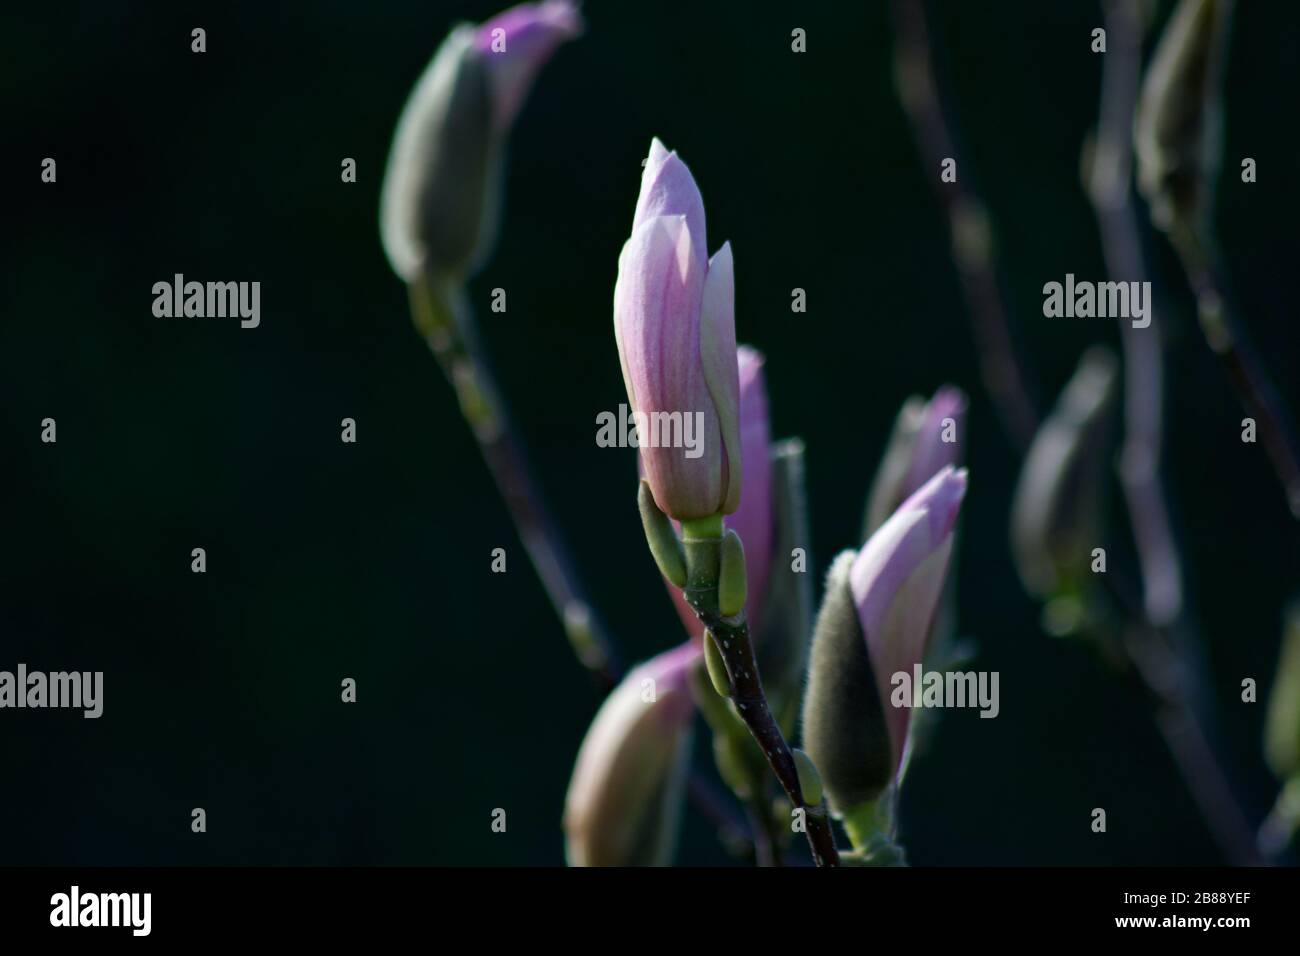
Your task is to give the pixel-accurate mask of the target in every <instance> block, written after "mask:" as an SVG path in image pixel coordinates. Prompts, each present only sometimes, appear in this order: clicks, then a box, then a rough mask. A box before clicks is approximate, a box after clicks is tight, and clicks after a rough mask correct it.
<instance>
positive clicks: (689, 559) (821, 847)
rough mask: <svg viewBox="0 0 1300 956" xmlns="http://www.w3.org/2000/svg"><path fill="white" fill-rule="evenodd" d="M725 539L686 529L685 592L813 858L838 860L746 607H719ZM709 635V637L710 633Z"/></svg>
mask: <svg viewBox="0 0 1300 956" xmlns="http://www.w3.org/2000/svg"><path fill="white" fill-rule="evenodd" d="M721 544H722V539H721V537H707V538H706V537H694V536H692V534H691V533H690V531H689V530H687V532H686V535H685V537H684V538H683V541H682V545H683V547H684V548H685V551H686V569H687V582H686V587H685V589H684V590H683V594H684V595H685V597H686V601H687V603H688V604H690V606H691V609H692V610H693V611H694V612H695V616H696V617H698V618H699V619H700V622H701V623H702V624H703V625H704V627H705V628H706V630H707V631H709V632H710V633H712V635H713V639H714V640H716V642H717V647H718V650H719V652H720V653H721V655H722V661H723V663H724V664H725V665H726V669H727V678H728V681H729V682H730V685H731V702H732V703H733V704H735V706H736V711H737V713H739V715H740V719H741V720H742V721H744V723H745V726H746V727H748V728H749V732H750V734H751V735H752V736H753V738H754V740H755V742H756V743H757V744H758V747H759V749H760V750H761V751H762V752H763V756H764V757H765V758H766V760H767V762H768V765H769V766H770V767H771V768H772V772H773V773H775V774H776V778H777V780H778V781H779V782H780V784H781V788H782V789H783V790H785V793H786V796H788V797H789V798H790V802H791V803H792V804H793V805H794V807H795V808H796V809H801V810H803V811H804V812H803V817H804V830H805V833H806V835H807V837H808V845H809V847H810V848H811V849H812V856H813V862H814V863H815V864H816V865H817V866H839V862H840V857H839V851H838V850H837V849H836V847H835V834H834V833H833V831H832V830H831V825H830V818H829V816H828V815H827V812H826V807H825V804H824V803H823V804H821V805H819V806H816V807H812V806H809V805H808V804H807V803H805V802H804V798H803V791H802V790H801V789H800V787H799V771H798V770H797V769H796V767H795V763H794V755H793V754H791V753H790V747H789V745H788V744H787V743H786V742H785V737H784V735H783V734H782V733H781V728H780V727H779V726H778V725H777V722H776V719H775V718H774V717H773V716H772V711H771V709H770V708H769V707H768V703H767V695H766V694H765V693H764V691H763V681H762V678H761V677H760V676H759V672H758V661H757V659H755V657H754V647H753V643H752V642H751V640H750V637H749V623H748V622H747V621H746V620H745V613H744V611H743V610H742V611H741V613H740V614H739V615H737V616H735V617H724V616H723V615H722V614H721V613H720V611H719V609H718V568H719V560H720V550H721ZM705 639H706V640H708V639H709V638H708V635H707V634H706V635H705Z"/></svg>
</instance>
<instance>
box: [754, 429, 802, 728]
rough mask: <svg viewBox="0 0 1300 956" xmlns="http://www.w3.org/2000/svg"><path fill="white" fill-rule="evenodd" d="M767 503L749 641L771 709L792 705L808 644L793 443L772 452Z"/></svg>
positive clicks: (798, 461) (797, 459)
mask: <svg viewBox="0 0 1300 956" xmlns="http://www.w3.org/2000/svg"><path fill="white" fill-rule="evenodd" d="M772 503H773V508H774V510H775V512H776V514H775V524H776V527H775V530H774V533H773V541H772V550H771V554H772V557H771V570H770V571H769V572H768V577H767V594H766V596H765V597H763V598H762V600H761V604H762V606H763V608H764V613H763V617H762V620H761V622H760V623H759V625H758V631H757V633H756V634H755V635H754V655H755V656H756V657H757V658H758V666H759V667H760V668H761V669H762V672H763V684H764V686H766V687H767V688H768V693H769V696H770V697H771V698H772V699H773V704H774V706H777V705H779V703H780V699H781V698H789V699H791V700H792V702H796V703H797V699H798V693H799V690H800V684H801V681H802V678H803V671H804V666H805V664H806V663H807V661H808V645H809V643H810V641H811V640H812V624H813V581H812V577H813V576H812V574H811V573H810V570H809V569H811V567H812V555H811V550H812V547H811V544H812V542H811V537H812V536H811V534H810V533H809V531H808V503H807V499H806V496H805V491H804V445H803V442H802V441H800V440H799V439H797V438H792V439H787V440H786V441H782V442H778V443H777V444H775V445H773V446H772ZM796 548H799V549H801V550H802V551H803V567H804V570H802V571H796V570H794V567H793V561H794V557H793V556H794V551H795V549H796ZM755 603H760V602H757V601H751V602H750V606H751V607H752V606H753V605H754V604H755ZM751 626H752V622H751ZM779 719H780V714H778V720H779ZM783 729H785V728H784V727H783Z"/></svg>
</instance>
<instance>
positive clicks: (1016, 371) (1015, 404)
mask: <svg viewBox="0 0 1300 956" xmlns="http://www.w3.org/2000/svg"><path fill="white" fill-rule="evenodd" d="M894 23H895V28H896V29H895V48H894V68H895V81H896V82H897V84H898V93H899V99H900V100H901V102H902V104H903V109H904V111H905V112H906V113H907V117H908V119H909V120H910V121H911V124H912V128H913V130H914V132H915V135H916V139H917V143H918V145H919V146H920V149H921V153H922V155H923V159H924V162H925V166H926V169H927V170H928V176H929V178H930V181H931V182H932V183H933V184H934V186H935V195H936V196H937V198H938V199H939V202H940V203H941V204H942V206H943V209H944V212H945V213H946V214H947V216H948V229H949V233H950V236H951V241H952V255H953V260H954V262H955V263H956V265H957V273H958V276H959V277H960V279H961V285H962V291H963V293H964V297H965V299H966V304H967V307H968V308H969V309H970V314H971V319H972V323H973V325H974V331H975V339H976V344H977V346H978V351H979V357H980V374H981V377H982V378H983V381H984V387H985V389H986V390H987V391H988V393H989V395H990V396H991V397H992V399H993V406H994V408H995V409H996V410H997V413H998V418H999V419H1000V421H1001V422H1002V428H1003V430H1004V431H1005V432H1006V434H1007V437H1008V438H1010V439H1011V441H1012V443H1013V444H1014V445H1015V446H1016V447H1017V448H1018V449H1019V450H1020V452H1021V453H1023V452H1024V451H1025V450H1027V449H1028V448H1029V444H1030V442H1031V441H1033V438H1034V433H1035V432H1036V431H1037V430H1038V422H1039V416H1038V409H1037V403H1036V402H1035V401H1034V399H1033V396H1032V395H1031V393H1030V390H1029V387H1028V385H1027V384H1026V379H1027V376H1026V373H1025V370H1024V368H1023V366H1022V364H1021V362H1020V359H1019V357H1018V354H1017V352H1016V347H1015V342H1014V340H1013V338H1012V335H1011V329H1010V323H1009V321H1008V319H1007V307H1006V303H1005V301H1004V299H1003V295H1002V287H1001V282H1000V280H999V277H998V271H997V268H996V263H995V260H994V255H993V237H992V234H991V230H990V227H989V219H988V213H987V211H986V210H985V206H984V203H983V202H982V201H981V200H980V198H979V196H978V195H977V194H976V193H975V191H974V190H973V189H971V188H970V186H969V176H970V174H969V169H970V167H969V166H968V165H967V164H966V162H965V160H964V158H963V157H962V156H961V155H959V153H958V146H957V142H956V138H955V137H954V135H953V132H952V130H953V124H952V122H951V120H950V118H949V116H948V115H947V114H945V112H944V106H945V104H944V102H943V97H942V94H941V93H940V90H939V86H938V82H937V78H936V75H935V70H934V63H933V61H932V58H931V52H930V38H929V31H928V28H927V26H926V20H925V9H924V5H923V3H922V0H895V3H894ZM946 159H952V160H953V161H954V162H955V163H956V168H957V170H958V171H959V174H958V175H957V177H956V178H955V179H954V180H953V181H952V182H943V181H942V180H941V179H940V178H939V176H938V173H939V170H940V168H941V165H940V164H941V163H943V161H944V160H946Z"/></svg>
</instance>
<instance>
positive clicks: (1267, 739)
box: [1264, 605, 1300, 780]
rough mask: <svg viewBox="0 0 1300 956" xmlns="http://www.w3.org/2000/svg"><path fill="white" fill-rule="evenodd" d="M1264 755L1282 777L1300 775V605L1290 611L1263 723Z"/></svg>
mask: <svg viewBox="0 0 1300 956" xmlns="http://www.w3.org/2000/svg"><path fill="white" fill-rule="evenodd" d="M1264 756H1265V757H1266V758H1267V760H1268V765H1269V767H1271V768H1272V770H1273V772H1274V773H1275V774H1277V775H1278V777H1279V778H1280V779H1282V780H1286V779H1287V778H1289V777H1295V776H1300V605H1296V606H1293V607H1292V608H1291V609H1290V611H1289V612H1288V614H1287V627H1286V633H1285V634H1284V635H1283V636H1282V650H1281V653H1280V654H1279V655H1278V660H1277V672H1276V674H1275V675H1274V677H1273V689H1272V691H1270V692H1269V698H1268V718H1267V720H1266V722H1265V724H1264Z"/></svg>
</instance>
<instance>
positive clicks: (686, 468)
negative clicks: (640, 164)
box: [614, 139, 741, 521]
mask: <svg viewBox="0 0 1300 956" xmlns="http://www.w3.org/2000/svg"><path fill="white" fill-rule="evenodd" d="M706 243H707V237H706V235H705V231H704V201H703V199H702V198H701V196H700V191H699V189H698V188H697V187H696V185H695V180H694V179H693V178H692V177H691V174H690V170H688V169H687V168H686V164H685V163H683V162H682V161H681V160H680V159H679V158H678V157H677V154H676V153H670V152H668V150H666V149H665V148H664V146H663V144H662V143H660V142H659V140H657V139H656V140H655V141H654V142H653V143H652V144H651V147H650V156H649V158H648V159H647V161H646V168H645V172H644V174H643V175H642V179H641V196H640V198H639V199H638V201H637V208H636V216H635V218H634V220H633V223H632V235H631V238H629V239H628V241H627V243H626V244H625V245H624V246H623V251H622V253H621V255H620V256H619V262H618V282H617V284H616V285H615V287H614V335H615V338H616V340H617V344H618V355H619V361H620V363H621V365H622V369H623V383H624V385H625V386H626V388H627V396H628V403H629V404H630V405H631V407H632V410H633V412H634V413H635V414H637V416H638V418H639V421H638V425H640V423H641V422H644V423H645V432H648V434H647V433H643V432H641V430H640V428H638V440H639V444H640V449H641V463H642V467H643V468H644V471H645V476H646V480H647V481H649V482H650V488H651V490H652V491H653V492H654V497H655V501H656V502H657V503H658V505H659V509H660V510H661V511H663V512H664V513H665V514H668V515H670V516H671V517H673V518H676V519H678V520H679V521H685V520H690V519H700V518H708V517H711V516H713V515H717V514H730V513H732V512H733V511H735V510H736V508H737V507H738V506H739V504H740V490H741V447H740V384H739V377H738V369H737V364H736V363H737V358H736V322H735V290H734V288H733V278H732V261H731V247H730V245H727V244H724V245H723V246H722V248H721V249H719V250H718V252H717V253H716V254H715V255H714V256H713V258H712V259H711V260H710V259H709V258H708V257H707V253H706V248H707V246H706ZM664 422H667V423H669V424H668V427H667V429H665V427H664V425H663V423H664ZM673 422H677V423H678V426H677V427H678V431H679V433H680V434H682V435H684V434H685V428H686V427H687V424H688V423H689V425H690V427H691V429H692V432H693V433H694V438H695V441H694V442H693V443H692V444H693V445H694V448H691V447H686V443H685V442H684V441H664V440H662V439H663V437H664V432H665V431H666V430H667V431H669V432H671V429H672V423H673Z"/></svg>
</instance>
